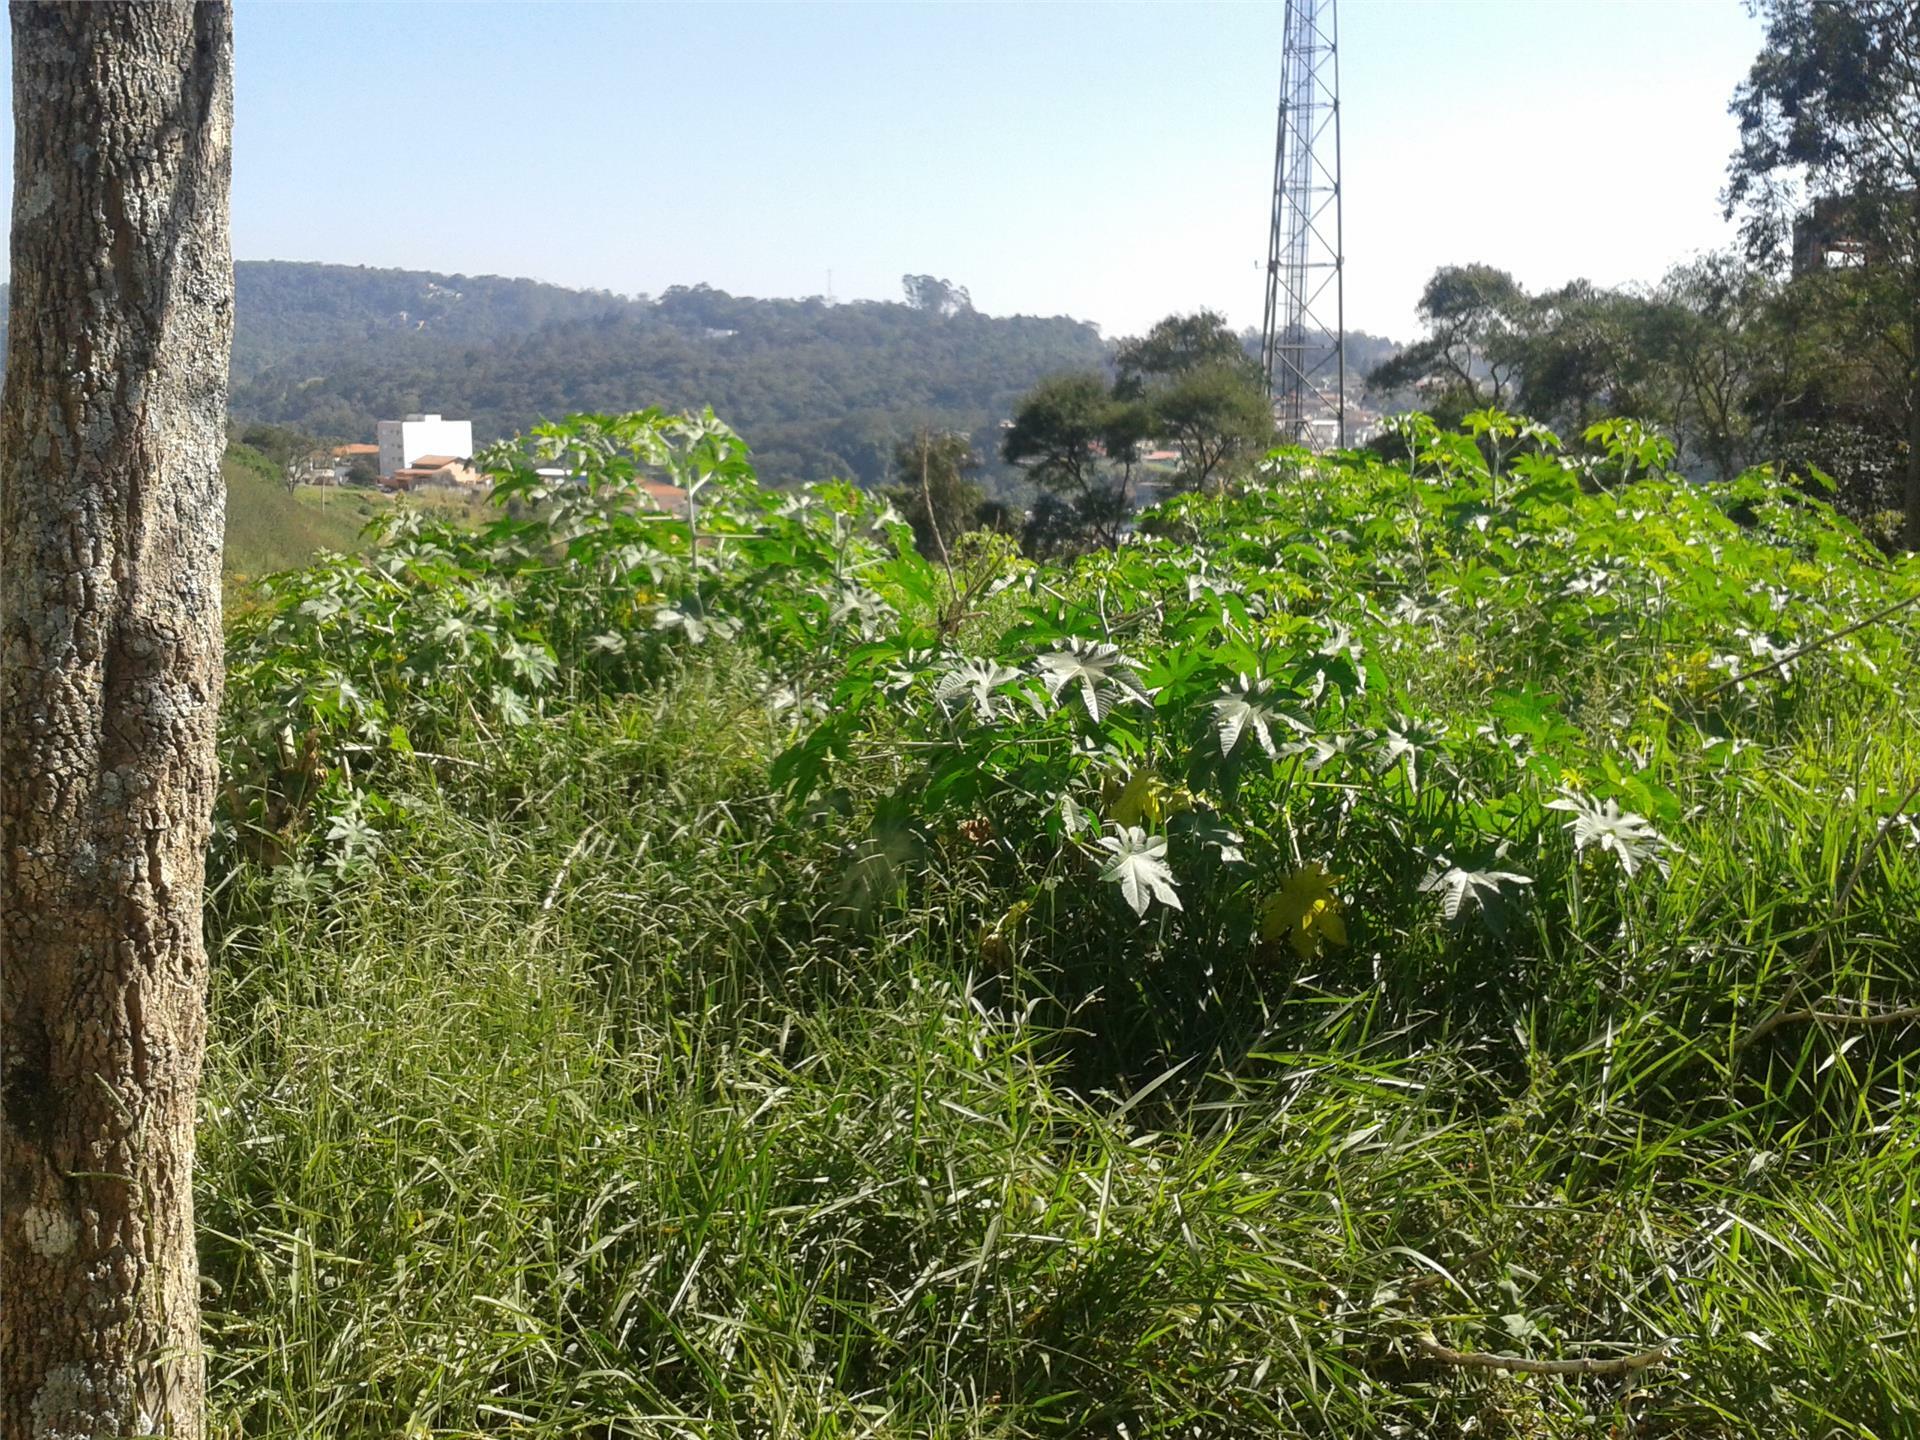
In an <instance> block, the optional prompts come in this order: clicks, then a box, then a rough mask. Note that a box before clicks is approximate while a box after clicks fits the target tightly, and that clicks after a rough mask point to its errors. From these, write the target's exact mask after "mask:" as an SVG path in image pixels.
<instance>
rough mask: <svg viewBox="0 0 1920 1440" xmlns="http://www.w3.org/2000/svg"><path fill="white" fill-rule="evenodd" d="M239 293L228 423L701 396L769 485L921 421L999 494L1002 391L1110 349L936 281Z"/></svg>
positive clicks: (324, 429)
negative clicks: (880, 296) (859, 287)
mask: <svg viewBox="0 0 1920 1440" xmlns="http://www.w3.org/2000/svg"><path fill="white" fill-rule="evenodd" d="M913 278H915V279H917V280H922V281H924V280H926V279H927V278H928V277H913ZM936 283H937V282H936ZM234 293H235V305H236V307H237V315H236V321H235V334H234V344H233V382H234V383H233V397H232V411H233V416H234V418H235V420H236V421H239V422H241V423H247V422H253V421H266V422H270V423H274V424H285V425H293V426H297V427H299V428H301V429H303V430H306V431H308V432H310V433H312V434H314V435H316V436H318V437H321V438H323V439H325V438H331V439H339V440H348V439H353V440H360V439H368V438H370V437H371V436H372V433H373V425H374V422H375V421H376V420H379V419H383V418H386V419H391V418H393V417H394V416H396V415H401V414H405V413H407V412H409V411H416V410H437V411H440V412H442V413H444V414H447V415H457V416H462V417H466V418H470V419H471V420H472V421H473V430H474V439H475V440H476V441H478V442H480V443H482V444H484V443H486V442H488V441H491V440H499V439H502V438H504V437H506V436H508V435H512V434H514V433H516V432H518V431H521V430H524V429H526V428H527V427H528V426H530V425H533V424H535V423H537V422H539V421H540V420H542V419H546V418H550V417H553V416H557V415H564V414H568V413H572V412H575V411H582V410H587V411H606V412H617V411H624V410H633V409H637V408H642V407H645V406H648V405H659V406H664V407H666V408H669V409H686V408H691V407H697V406H700V405H708V404H710V405H712V406H713V408H714V409H715V411H717V412H718V413H719V414H720V416H721V417H722V418H723V419H725V420H726V421H727V422H728V423H730V424H732V425H735V426H738V427H739V428H741V429H742V430H744V431H746V432H747V433H750V434H752V435H753V437H754V440H755V445H756V456H757V459H758V462H759V466H760V471H761V474H762V475H764V476H765V477H766V478H767V479H768V480H770V481H773V482H776V483H792V482H795V481H803V480H822V479H826V478H828V477H830V476H842V477H847V478H852V479H856V480H859V481H860V482H861V483H862V484H867V485H875V484H880V483H882V482H884V481H885V480H886V479H887V478H888V464H889V461H890V458H891V456H892V453H893V449H894V446H895V445H896V444H897V443H898V442H899V441H900V440H902V439H903V438H905V437H906V436H907V435H908V434H909V433H911V432H912V431H913V429H914V428H915V427H916V426H919V425H931V426H934V427H937V428H940V429H948V430H958V431H961V432H963V433H965V434H967V435H968V436H970V437H971V438H972V439H973V441H974V444H975V448H976V449H977V450H978V451H979V452H980V454H981V456H982V458H983V459H984V460H985V462H986V474H985V476H984V478H985V479H986V480H987V481H988V483H989V486H990V488H995V489H998V488H1003V487H1004V484H1005V482H1006V481H1007V480H1008V479H1009V478H1010V476H1011V472H1010V471H1008V470H1007V469H1006V468H1005V467H1004V466H1002V465H1001V464H1000V462H999V459H998V428H997V427H998V425H999V422H1000V421H1001V420H1002V419H1003V418H1005V417H1006V415H1007V414H1008V413H1009V412H1010V411H1011V409H1012V406H1013V402H1014V400H1015V399H1016V398H1017V397H1018V396H1019V395H1020V394H1021V393H1022V392H1023V391H1025V390H1027V389H1028V388H1029V387H1031V386H1032V385H1033V384H1034V383H1035V382H1036V381H1038V380H1039V379H1040V378H1041V377H1042V376H1045V375H1048V374H1051V373H1054V372H1056V371H1060V370H1073V369H1085V368H1096V369H1097V368H1100V367H1102V366H1104V365H1105V364H1106V363H1107V355H1108V352H1107V346H1106V344H1105V343H1104V342H1103V341H1102V340H1101V338H1100V332H1099V330H1098V329H1097V328H1096V327H1095V326H1094V325H1092V324H1090V323H1087V322H1084V321H1079V320H1072V319H1069V318H1067V317H1065V316H1054V317H1050V318H1042V317H1038V316H1028V315H1016V316H993V315H983V314H981V313H979V312H978V311H976V310H974V309H973V308H972V307H971V305H968V304H966V303H964V294H965V292H964V291H958V290H953V291H946V290H945V289H944V288H942V291H941V293H942V294H943V295H951V296H958V297H959V303H957V304H956V303H952V302H951V301H950V302H949V303H948V304H945V305H939V304H926V303H922V304H917V305H916V304H907V303H891V302H879V301H854V302H851V303H848V304H829V303H828V302H827V301H825V300H823V299H819V298H810V299H804V300H758V299H751V298H747V297H744V296H734V295H729V294H727V293H726V292H725V291H722V290H715V289H712V288H710V287H708V286H705V285H696V286H691V287H685V286H676V287H674V288H673V289H670V290H668V291H667V292H666V293H665V294H664V295H661V296H660V297H659V298H658V299H648V298H645V297H642V298H639V299H629V298H626V297H624V296H619V295H614V294H611V293H608V292H606V291H583V290H568V289H565V288H563V287H561V286H557V285H545V284H541V283H539V282H537V281H533V280H511V279H503V278H501V277H499V276H492V275H488V276H470V275H442V274H437V273H434V272H432V271H425V270H381V269H370V268H368V267H365V266H353V265H321V264H310V263H306V262H295V261H284V260H251V261H248V260H243V261H240V262H238V263H237V264H236V265H235V266H234ZM4 294H5V290H4V287H0V297H3V296H4ZM3 312H4V305H3V304H0V313H3ZM3 337H4V327H3V326H0V339H3Z"/></svg>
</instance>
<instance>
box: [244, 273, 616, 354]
mask: <svg viewBox="0 0 1920 1440" xmlns="http://www.w3.org/2000/svg"><path fill="white" fill-rule="evenodd" d="M233 290H234V308H235V334H234V337H233V380H234V384H235V385H240V384H242V383H244V382H246V381H248V380H251V379H252V378H253V377H254V376H256V375H258V374H260V373H261V372H262V371H263V370H268V369H271V368H272V367H273V366H275V365H279V364H281V363H283V362H285V361H288V360H292V359H293V358H294V357H296V356H298V355H302V354H309V353H315V352H324V351H327V350H330V349H335V348H339V347H345V348H346V349H348V350H357V349H360V348H363V347H365V346H368V345H381V344H390V343H393V342H395V341H396V340H398V339H400V338H401V337H405V336H427V335H430V336H432V337H433V339H435V340H465V341H470V342H485V341H491V340H500V339H504V338H506V337H508V336H515V335H525V334H528V333H530V332H531V331H534V330H537V329H539V328H540V327H541V326H543V325H553V324H558V323H562V322H565V321H569V320H587V319H594V318H598V317H600V316H603V315H607V314H610V313H613V312H615V311H617V310H619V309H620V308H622V307H624V306H630V305H631V304H632V303H633V302H631V301H629V300H627V299H625V298H623V297H621V296H618V295H613V294H610V293H609V292H607V291H604V290H568V289H565V288H563V287H561V286H558V285H545V284H542V283H541V282H540V281H538V280H506V279H502V278H501V277H500V276H498V275H439V274H435V273H433V272H431V271H426V270H375V269H369V268H368V267H366V266H364V265H318V264H308V263H305V262H298V261H288V260H242V261H239V262H237V263H236V264H235V265H234V267H233Z"/></svg>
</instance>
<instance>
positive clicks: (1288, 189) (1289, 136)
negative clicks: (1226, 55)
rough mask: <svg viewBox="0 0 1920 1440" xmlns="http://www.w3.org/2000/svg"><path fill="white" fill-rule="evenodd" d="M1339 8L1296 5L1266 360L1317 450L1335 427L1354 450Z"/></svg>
mask: <svg viewBox="0 0 1920 1440" xmlns="http://www.w3.org/2000/svg"><path fill="white" fill-rule="evenodd" d="M1336 5H1337V0H1287V10H1286V34H1285V40H1284V43H1283V46H1282V49H1281V54H1280V132H1279V138H1278V139H1277V140H1276V141H1275V144H1274V153H1273V230H1272V234H1271V237H1270V239H1269V240H1268V244H1267V315H1266V323H1265V325H1264V327H1263V329H1262V331H1261V340H1260V360H1261V364H1262V365H1263V366H1264V367H1265V369H1266V375H1267V394H1268V396H1269V397H1270V398H1271V399H1272V400H1273V407H1274V416H1275V418H1276V419H1277V420H1278V421H1279V424H1280V431H1281V434H1282V435H1284V436H1285V437H1286V438H1287V439H1289V440H1291V441H1293V442H1294V443H1296V444H1309V443H1312V442H1313V440H1314V438H1315V436H1314V426H1313V422H1314V421H1316V420H1323V421H1325V420H1330V421H1332V422H1333V425H1334V430H1335V434H1336V437H1337V443H1338V444H1339V445H1341V446H1344V445H1345V444H1346V443H1347V345H1346V338H1347V324H1346V296H1345V293H1344V291H1343V290H1342V287H1341V273H1342V259H1343V256H1342V253H1341V243H1340V44H1339V39H1340V22H1339V16H1338V13H1337V10H1336Z"/></svg>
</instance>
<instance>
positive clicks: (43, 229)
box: [0, 3, 233, 1440]
mask: <svg viewBox="0 0 1920 1440" xmlns="http://www.w3.org/2000/svg"><path fill="white" fill-rule="evenodd" d="M12 19H13V103H14V117H15V148H14V205H13V248H12V260H13V272H12V287H13V289H12V322H11V325H12V328H11V332H10V336H9V340H8V349H7V373H6V391H5V397H4V400H0V1302H3V1303H0V1440H81V1437H89V1440H90V1437H104V1436H131V1435H147V1434H166V1435H175V1436H189V1437H192V1436H198V1435H199V1434H200V1433H201V1431H202V1428H203V1423H204V1415H203V1409H204V1392H205V1384H204V1366H203V1363H202V1359H201V1354H200V1336H199V1320H200V1308H199V1296H198V1283H199V1282H198V1271H197V1267H196V1265H195V1257H194V1226H193V1192H192V1172H193V1123H194V1097H195V1089H196V1087H197V1085H198V1081H199V1075H200V1060H201V1052H202V1045H203V1038H204V1034H205V1029H206V1015H205V989H206V951H205V947H204V943H203V939H202V934H201V903H202V890H203V885H204V874H205V850H206V843H207V836H208V828H209V824H210V816H211V808H212V802H213V795H214V783H215V775H216V759H215V753H214V723H215V718H216V712H217V709H218V706H219V700H220V685H221V631H220V547H221V538H222V529H223V522H224V512H225V494H224V487H223V485H222V481H221V477H220V453H221V448H222V442H223V437H224V432H225V427H226V400H227V357H228V351H229V350H230V349H231V345H232V336H233V267H232V262H231V259H230V255H229V250H228V240H227V177H228V160H229V142H230V132H231V129H232V108H233V107H232V48H233V46H232V24H231V17H230V15H229V13H228V10H227V8H226V6H225V5H224V4H203V5H190V4H181V3H168V4H157V5H120V4H99V5H94V4H84V3H81V4H22V3H16V4H15V5H14V6H13V16H12Z"/></svg>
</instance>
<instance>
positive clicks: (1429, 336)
mask: <svg viewBox="0 0 1920 1440" xmlns="http://www.w3.org/2000/svg"><path fill="white" fill-rule="evenodd" d="M1530 306H1531V301H1530V300H1529V298H1528V296H1527V292H1526V291H1525V290H1523V289H1522V288H1521V287H1520V286H1519V285H1518V284H1517V283H1516V282H1515V281H1514V278H1513V276H1511V275H1509V274H1508V273H1507V272H1506V271H1504V270H1496V269H1495V268H1494V267H1493V266H1491V265H1443V266H1441V267H1440V269H1438V270H1436V271H1434V273H1433V278H1432V279H1431V280H1429V281H1428V282H1427V288H1426V289H1425V290H1424V291H1422V292H1421V295H1420V305H1419V315H1420V319H1421V322H1422V323H1423V324H1424V325H1425V326H1426V330H1427V333H1426V335H1425V336H1423V337H1422V338H1421V339H1419V340H1417V341H1416V342H1414V343H1413V344H1412V345H1409V346H1408V347H1407V348H1406V349H1404V350H1402V351H1401V352H1400V353H1399V354H1398V355H1396V356H1394V357H1393V358H1392V359H1390V360H1388V361H1386V362H1385V363H1384V364H1381V365H1376V366H1375V367H1374V368H1373V370H1372V371H1371V372H1370V373H1369V374H1368V376H1367V384H1368V385H1369V386H1370V387H1371V388H1373V389H1375V390H1406V389H1414V390H1418V391H1419V392H1420V393H1421V408H1423V409H1426V410H1429V411H1431V412H1432V413H1433V415H1434V416H1435V418H1437V419H1439V420H1441V421H1442V423H1443V424H1449V425H1450V424H1452V423H1454V421H1456V420H1457V419H1458V418H1459V416H1461V415H1463V414H1465V413H1466V412H1467V411H1469V410H1479V409H1483V408H1485V407H1487V406H1493V407H1496V408H1504V407H1506V406H1507V405H1508V404H1509V403H1511V402H1512V400H1513V398H1514V391H1515V387H1516V384H1517V382H1518V379H1519V375H1520V370H1521V366H1522V363H1523V361H1524V359H1525V342H1526V329H1527V319H1528V315H1529V310H1530Z"/></svg>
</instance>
